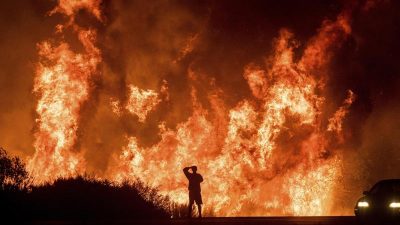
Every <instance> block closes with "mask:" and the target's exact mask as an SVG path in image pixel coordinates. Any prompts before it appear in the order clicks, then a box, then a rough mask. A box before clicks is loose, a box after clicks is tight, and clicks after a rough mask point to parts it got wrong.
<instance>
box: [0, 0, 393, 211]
mask: <svg viewBox="0 0 400 225" xmlns="http://www.w3.org/2000/svg"><path fill="white" fill-rule="evenodd" d="M85 2H88V3H90V2H91V1H85ZM93 2H96V1H93ZM55 5H56V2H52V1H49V2H46V1H36V0H32V1H26V2H20V1H18V2H8V3H4V4H2V6H1V7H0V10H1V14H0V15H1V16H0V17H1V22H0V32H1V33H2V37H1V39H0V48H1V49H2V51H1V52H2V53H3V54H2V55H0V63H1V64H0V68H1V70H0V87H1V88H0V108H1V112H0V145H1V146H3V147H4V148H5V149H7V150H8V151H11V152H12V153H13V154H16V155H20V156H22V157H24V158H27V159H30V158H31V157H32V156H33V154H34V152H35V148H34V147H33V146H34V143H35V140H36V138H35V137H34V133H35V132H37V131H38V130H40V128H39V125H38V122H37V121H36V119H38V118H39V115H38V114H37V112H36V111H37V110H36V107H37V103H38V101H40V97H38V96H36V95H35V94H33V93H32V90H33V89H34V74H35V69H36V67H37V63H38V62H39V61H40V59H39V56H38V54H37V43H41V42H42V41H45V40H49V39H50V42H52V41H54V42H55V41H56V40H57V39H58V38H61V39H62V40H63V41H65V42H66V43H68V44H69V45H70V47H71V50H72V51H73V52H74V53H77V54H80V53H83V52H84V49H83V48H82V45H81V44H80V41H79V39H78V37H77V35H76V34H75V33H74V31H73V30H72V29H65V32H64V34H63V35H62V37H60V35H57V34H55V31H56V30H55V28H56V25H57V24H64V23H65V24H67V23H71V22H70V21H69V19H68V18H74V21H73V22H74V23H75V24H77V25H78V26H79V27H81V28H82V29H88V28H91V29H94V30H95V31H96V32H97V39H96V41H95V42H94V45H95V46H96V48H98V49H99V50H100V52H101V58H102V61H101V63H99V65H98V67H99V68H98V71H97V72H96V74H95V75H94V76H93V77H92V78H91V80H90V82H89V83H90V88H89V95H88V99H87V100H85V101H83V103H82V104H81V107H80V109H79V119H78V120H77V121H78V122H77V123H78V124H77V129H76V134H75V135H76V140H75V143H74V144H73V147H71V148H70V149H67V151H68V152H69V151H71V152H74V153H79V154H82V155H83V156H82V157H83V161H84V163H85V172H88V173H93V174H95V175H96V176H98V177H102V178H104V177H106V178H109V179H114V180H122V179H135V178H134V177H135V176H139V178H141V179H144V181H145V182H147V183H149V184H152V185H155V186H158V187H159V188H160V190H161V191H163V193H165V194H170V195H171V196H173V197H175V198H177V200H178V201H181V202H183V201H186V197H185V196H186V195H185V194H186V193H185V191H186V190H185V180H184V177H182V176H181V175H182V174H180V170H181V167H183V166H185V165H183V164H182V163H188V164H190V163H197V164H198V165H199V172H202V170H203V172H206V174H203V176H204V177H205V178H206V181H207V180H208V182H209V183H205V184H204V186H205V189H204V190H205V192H204V195H205V197H209V199H210V200H209V203H211V202H212V203H213V205H214V206H215V207H217V208H218V207H219V208H218V209H219V210H220V211H218V213H219V215H238V214H239V213H240V212H242V213H243V212H244V214H246V215H265V214H270V215H274V214H286V215H293V214H295V215H302V214H304V213H305V212H307V210H308V212H309V213H311V214H350V213H352V212H351V210H352V207H353V204H354V202H355V200H356V199H357V198H358V197H359V195H360V194H361V191H362V190H363V189H367V188H368V187H369V186H371V185H372V184H373V183H374V182H376V181H377V180H379V179H383V178H390V177H399V176H400V174H399V172H398V170H396V169H395V168H396V165H398V163H399V160H400V153H399V152H400V151H399V147H400V143H399V134H400V133H399V132H400V130H399V125H400V120H399V119H398V116H397V115H398V113H399V112H400V108H399V103H398V101H396V99H398V98H399V97H400V92H399V91H398V87H399V85H400V79H399V78H398V73H399V72H400V71H399V69H400V68H399V66H398V62H397V59H398V58H399V52H400V46H399V42H398V38H399V31H398V30H397V27H399V25H400V24H399V22H400V21H399V18H398V16H397V15H398V13H399V12H398V9H399V5H398V3H397V2H394V1H365V2H363V1H360V2H356V1H354V2H352V3H350V4H349V3H346V2H344V1H343V2H342V1H324V2H323V3H322V2H313V3H312V4H304V3H303V2H301V1H279V2H276V1H270V2H268V1H246V2H239V1H238V2H236V1H217V2H215V1H190V2H188V1H162V0H161V1H104V2H102V3H101V5H100V8H99V11H90V12H89V11H88V10H86V9H85V7H83V9H80V10H78V11H76V12H69V11H68V10H62V9H60V8H59V10H58V12H55V11H54V13H53V14H52V15H48V12H50V11H52V10H53V9H54V8H55ZM78 8H79V7H78ZM16 9H20V10H16ZM60 12H61V13H60ZM63 14H65V15H67V17H65V16H62V15H63ZM71 15H72V16H71ZM93 15H94V16H93ZM68 16H69V17H68ZM280 41H281V42H280ZM280 44H282V45H281V47H282V48H281V49H279V46H280ZM286 53H287V54H289V55H285V54H286ZM279 57H281V58H279ZM285 57H288V58H289V59H290V60H291V62H289V63H288V64H287V65H286V64H285V65H283V64H284V63H285V61H284V60H285V59H287V58H285ZM280 60H281V61H282V62H283V64H282V65H283V66H282V65H281V64H279V62H280ZM282 68H284V69H282ZM288 68H289V69H290V70H289V69H288ZM288 71H289V72H288ZM293 71H295V72H293ZM282 74H283V75H282ZM282 77H284V78H283V79H282ZM300 78H301V79H300ZM297 79H299V80H297ZM300 80H301V81H300ZM303 82H304V83H303ZM283 84H284V85H286V87H290V88H291V87H292V86H293V89H290V91H289V92H287V93H286V92H284V91H285V90H286V89H285V88H281V87H284V85H283ZM291 85H292V86H291ZM307 85H310V87H312V88H311V89H312V91H310V92H307V90H308V89H307V87H309V86H307ZM280 88H281V89H280ZM132 90H136V93H139V94H137V96H136V97H135V98H132ZM349 90H351V91H352V93H354V96H355V98H354V100H353V99H352V98H351V96H349ZM273 91H275V92H278V91H282V92H281V93H280V94H281V95H285V94H286V96H288V99H292V98H294V96H301V97H302V98H300V100H296V101H294V100H288V102H289V103H285V101H282V102H280V101H277V102H276V99H277V96H278V95H277V96H274V95H271V93H272V92H273ZM145 93H152V94H151V96H153V97H152V98H148V99H149V100H148V101H147V102H145V103H142V105H141V106H140V107H138V105H137V102H138V101H139V99H143V98H144V97H142V96H144V94H145ZM297 93H299V94H297ZM281 95H280V96H281ZM138 96H139V97H138ZM346 99H352V100H353V101H345V100H346ZM274 101H275V102H274ZM155 103H156V104H155ZM272 103H276V104H277V105H278V106H279V107H284V108H285V107H286V109H284V110H282V111H279V112H275V111H271V110H270V111H268V109H270V108H271V104H272ZM285 104H286V105H285ZM321 104H322V105H321ZM290 107H293V108H296V109H295V110H291V109H289V108H290ZM141 109H146V112H145V113H141V112H142V111H143V110H141ZM132 112H134V113H132ZM305 112H307V113H305ZM281 113H282V115H285V116H284V119H282V120H277V121H278V122H276V121H275V120H276V119H277V118H278V119H279V118H280V116H281ZM266 118H270V119H271V120H267V119H266ZM272 119H274V121H272ZM235 126H236V127H235ZM260 127H262V128H263V129H264V132H263V133H262V134H258V132H259V129H260ZM328 127H330V128H329V129H328ZM265 130H269V131H271V132H272V134H271V135H269V136H268V132H267V131H265ZM189 131H190V132H189ZM262 135H265V136H262ZM230 137H231V139H229V138H230ZM232 137H233V138H232ZM257 137H258V138H257ZM266 140H267V141H266ZM256 143H258V145H257V144H256ZM238 146H239V147H238ZM259 146H263V147H264V148H265V149H263V148H258V147H259ZM243 149H246V150H243ZM271 149H274V150H271ZM36 151H37V149H36ZM185 151H186V152H185ZM307 157H311V159H318V160H317V162H312V160H311V161H310V158H307ZM190 159H193V160H192V161H191V160H190ZM229 160H230V161H229ZM39 161H40V160H39ZM221 162H225V164H220V163H221ZM262 162H268V163H266V164H263V163H262ZM263 166H265V168H264V167H263ZM224 168H229V169H231V170H232V171H229V172H227V171H225V170H224ZM332 168H334V169H332ZM174 171H175V173H176V174H171V173H174ZM223 173H226V174H223ZM236 175H237V176H238V178H234V179H232V177H229V176H236ZM168 176H170V177H169V178H168ZM239 178H240V179H239ZM332 179H333V181H332ZM298 180H304V181H305V183H299V182H298ZM307 181H309V183H307ZM212 182H220V183H221V185H222V186H221V187H218V186H216V185H215V184H212ZM324 182H325V183H324ZM311 183H312V184H311ZM233 184H235V185H233ZM307 185H315V187H317V189H316V190H312V191H310V192H307V191H305V189H306V188H307ZM322 187H326V188H322ZM249 189H252V190H254V192H253V193H251V194H248V195H247V194H244V192H247V190H249ZM282 189H285V190H283V191H282ZM211 190H215V193H219V194H220V195H219V196H217V197H219V198H214V199H212V196H213V195H214V194H212V193H207V191H208V192H211ZM325 191H326V192H325ZM299 193H303V195H301V196H300V194H299ZM264 195H271V196H272V197H269V196H266V197H265V196H264ZM273 195H275V196H277V197H276V198H274V197H273ZM315 195H327V196H328V195H329V196H328V198H322V200H323V201H330V203H329V204H325V203H324V202H322V203H321V202H316V201H313V199H310V198H312V197H315ZM224 196H225V197H224ZM260 196H261V197H260ZM304 196H305V197H304ZM228 198H231V199H228ZM257 199H259V202H257ZM260 199H261V200H260ZM261 201H262V202H261ZM305 202H307V203H309V205H311V206H312V207H313V208H312V209H313V210H309V208H307V207H299V208H291V209H288V210H287V211H283V210H282V209H280V207H281V205H282V204H287V205H295V204H300V205H301V204H304V203H305ZM235 203H236V205H235ZM321 206H323V207H324V210H320V211H318V210H315V208H317V207H321ZM325 209H326V210H325Z"/></svg>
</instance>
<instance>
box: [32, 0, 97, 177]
mask: <svg viewBox="0 0 400 225" xmlns="http://www.w3.org/2000/svg"><path fill="white" fill-rule="evenodd" d="M98 7H99V1H60V2H59V5H58V7H57V8H56V9H55V10H53V12H61V13H63V14H65V15H66V16H67V17H68V18H69V19H70V20H69V21H68V23H72V21H73V19H72V18H73V17H74V14H75V13H76V12H77V11H78V10H80V9H89V10H90V11H91V12H93V13H94V15H95V16H96V17H98V18H99V16H100V15H99V9H98ZM68 25H71V26H73V28H74V30H75V32H76V34H77V36H78V39H79V41H80V42H81V44H82V45H83V47H84V53H76V52H74V51H72V50H71V48H70V46H69V45H68V43H66V42H65V41H61V42H60V44H58V45H56V44H52V43H51V42H50V41H44V42H42V43H40V44H39V45H38V49H39V56H40V57H41V61H40V62H39V63H38V66H37V70H36V77H35V82H34V92H35V93H36V94H37V95H38V104H37V107H36V112H37V114H38V118H37V119H36V122H37V131H36V132H35V139H36V140H35V143H34V147H35V149H36V152H35V155H34V156H33V158H32V159H31V160H30V162H29V163H28V169H29V170H30V171H31V173H32V174H40V176H35V182H37V183H42V182H45V181H51V180H53V179H54V178H55V177H69V176H73V175H76V174H80V173H83V172H84V171H85V161H84V158H83V156H82V155H81V154H79V153H75V152H74V151H72V150H73V149H74V148H75V146H74V145H75V144H76V139H77V130H78V128H79V127H78V125H79V113H80V109H81V107H82V105H83V104H84V103H85V101H86V100H87V99H88V97H89V92H90V83H91V79H92V77H93V76H94V75H95V74H96V71H97V65H98V64H99V63H100V61H101V56H100V50H99V49H98V48H97V47H96V46H95V44H94V43H95V40H96V32H95V30H93V29H84V28H81V27H79V26H77V25H76V24H68ZM60 27H63V26H62V25H59V26H57V29H58V30H57V31H58V32H60V30H61V32H62V29H60Z"/></svg>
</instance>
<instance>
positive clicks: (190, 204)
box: [188, 201, 193, 218]
mask: <svg viewBox="0 0 400 225" xmlns="http://www.w3.org/2000/svg"><path fill="white" fill-rule="evenodd" d="M192 208H193V202H191V201H189V212H188V213H189V214H188V217H189V218H191V217H192Z"/></svg>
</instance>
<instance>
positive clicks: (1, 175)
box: [0, 147, 30, 190]
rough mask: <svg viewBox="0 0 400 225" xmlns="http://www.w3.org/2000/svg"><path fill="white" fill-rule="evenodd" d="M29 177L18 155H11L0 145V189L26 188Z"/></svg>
mask: <svg viewBox="0 0 400 225" xmlns="http://www.w3.org/2000/svg"><path fill="white" fill-rule="evenodd" d="M29 184H30V177H29V174H28V172H27V171H26V169H25V164H24V163H23V162H22V161H21V159H20V158H18V157H11V156H9V155H8V154H7V152H6V150H5V149H4V148H2V147H0V188H1V190H22V189H27V188H28V187H29Z"/></svg>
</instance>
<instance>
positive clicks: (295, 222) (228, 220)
mask: <svg viewBox="0 0 400 225" xmlns="http://www.w3.org/2000/svg"><path fill="white" fill-rule="evenodd" d="M25 224H43V225H72V224H82V225H83V224H85V225H97V224H101V225H103V224H104V225H112V224H116V225H130V224H134V225H140V224H143V225H203V224H204V225H263V224H265V225H353V224H354V225H357V224H358V223H357V222H356V218H355V217H352V216H340V217H210V218H203V219H191V220H189V219H170V220H105V221H31V222H26V223H25Z"/></svg>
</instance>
